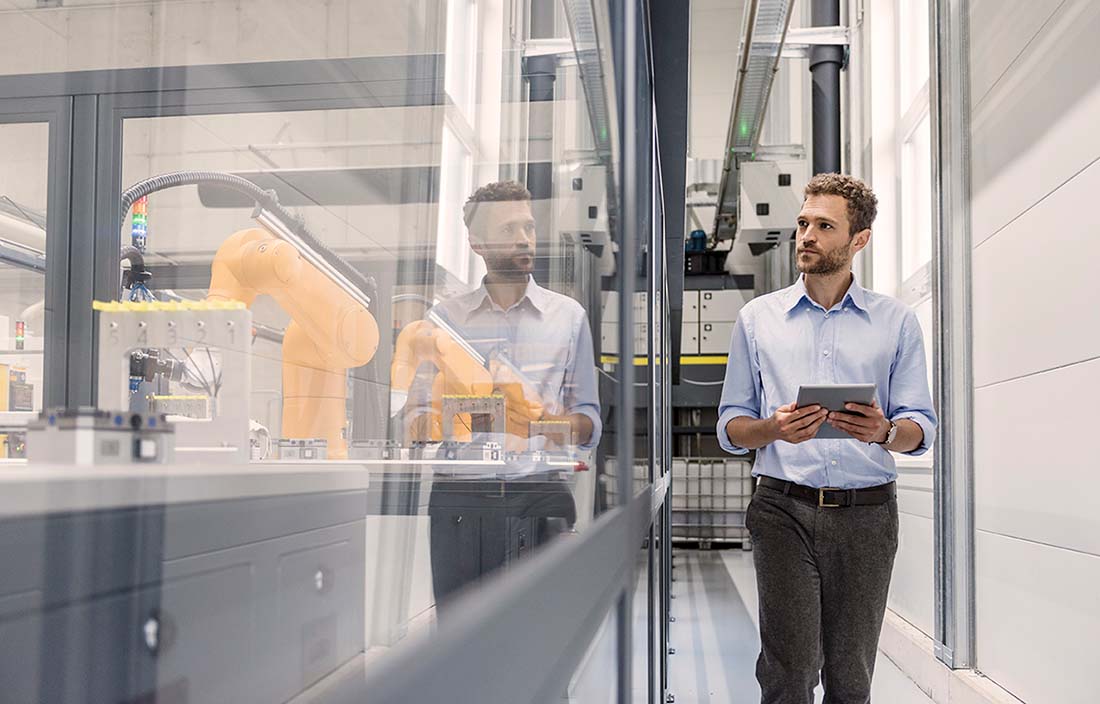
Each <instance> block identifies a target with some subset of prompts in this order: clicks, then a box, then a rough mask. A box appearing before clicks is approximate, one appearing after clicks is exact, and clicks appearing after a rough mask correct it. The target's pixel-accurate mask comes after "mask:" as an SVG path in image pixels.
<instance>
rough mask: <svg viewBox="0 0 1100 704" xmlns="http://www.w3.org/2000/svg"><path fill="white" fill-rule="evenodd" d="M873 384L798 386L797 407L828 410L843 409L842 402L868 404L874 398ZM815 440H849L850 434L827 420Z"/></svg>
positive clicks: (842, 410) (841, 410)
mask: <svg viewBox="0 0 1100 704" xmlns="http://www.w3.org/2000/svg"><path fill="white" fill-rule="evenodd" d="M875 389H876V387H875V385H874V384H822V385H806V386H800V387H798V400H797V401H796V403H797V404H798V407H799V408H805V407H806V406H821V407H822V408H824V409H826V410H829V411H840V412H845V411H844V404H846V403H859V404H862V405H864V406H870V405H871V404H872V403H873V402H874V400H875ZM814 439H815V440H829V439H832V440H851V439H853V438H852V436H851V435H849V434H848V433H846V432H844V431H843V430H837V429H836V428H834V427H833V426H832V425H830V424H829V422H828V421H825V423H823V424H822V425H821V428H820V429H819V430H818V431H817V435H815V436H814Z"/></svg>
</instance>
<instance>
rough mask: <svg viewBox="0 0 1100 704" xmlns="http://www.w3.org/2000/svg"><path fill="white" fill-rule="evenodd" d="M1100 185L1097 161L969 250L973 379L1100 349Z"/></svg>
mask: <svg viewBox="0 0 1100 704" xmlns="http://www.w3.org/2000/svg"><path fill="white" fill-rule="evenodd" d="M1098 6H1100V3H1098ZM1097 96H1098V97H1100V91H1098V92H1097ZM1098 108H1100V104H1098ZM1097 114H1100V112H1098V113H1097ZM1093 131H1094V132H1095V133H1096V134H1097V135H1100V130H1096V129H1095V125H1094V126H1093ZM1097 153H1098V154H1100V151H1098V152H1097ZM1097 193H1100V162H1098V163H1096V164H1094V165H1093V166H1091V167H1090V168H1089V169H1088V170H1087V171H1085V172H1084V173H1082V174H1081V175H1080V176H1078V177H1077V178H1075V179H1073V180H1072V181H1070V182H1069V183H1068V184H1066V185H1065V186H1063V187H1062V188H1060V189H1058V191H1056V192H1055V193H1054V194H1053V195H1051V197H1050V198H1048V199H1046V200H1045V201H1043V202H1042V203H1039V204H1038V205H1036V206H1035V207H1034V208H1033V209H1031V210H1030V211H1028V212H1027V213H1026V214H1025V215H1024V216H1022V217H1021V218H1019V219H1018V220H1016V221H1015V222H1014V223H1012V225H1010V226H1009V227H1008V228H1006V229H1005V230H1004V231H1003V232H1001V233H1000V234H999V235H997V236H996V237H994V238H993V239H991V240H989V241H988V242H986V243H985V244H983V245H982V246H980V247H979V248H978V249H977V250H976V251H975V252H974V258H973V287H974V383H975V385H976V386H978V387H982V386H986V385H988V384H992V383H995V382H999V381H1003V380H1006V379H1011V378H1015V377H1019V376H1021V375H1024V374H1031V373H1034V372H1038V371H1042V370H1045V369H1051V368H1053V367H1056V366H1060V365H1066V364H1072V363H1074V362H1078V361H1081V360H1085V359H1089V358H1091V357H1095V356H1097V355H1100V325H1096V324H1095V323H1096V320H1097V310H1096V301H1097V300H1098V299H1100V276H1097V274H1096V261H1097V260H1098V259H1100V236H1098V235H1100V230H1098V229H1097V226H1096V224H1095V223H1094V222H1093V218H1091V217H1090V216H1089V215H1088V213H1089V211H1091V210H1093V209H1095V208H1096V205H1097V195H1096V194H1097Z"/></svg>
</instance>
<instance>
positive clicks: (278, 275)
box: [122, 171, 378, 459]
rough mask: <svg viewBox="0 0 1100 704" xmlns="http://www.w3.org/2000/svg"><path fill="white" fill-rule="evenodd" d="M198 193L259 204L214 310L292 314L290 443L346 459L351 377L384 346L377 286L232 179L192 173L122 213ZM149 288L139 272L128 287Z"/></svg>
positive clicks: (141, 191)
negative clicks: (316, 443) (187, 190)
mask: <svg viewBox="0 0 1100 704" xmlns="http://www.w3.org/2000/svg"><path fill="white" fill-rule="evenodd" d="M195 184H213V185H217V186H221V187H224V188H227V189H230V190H235V191H237V192H240V193H244V194H245V195H247V196H249V197H251V198H252V199H253V200H255V202H256V210H255V211H254V212H253V214H252V217H253V219H255V220H256V221H257V222H258V223H259V224H260V225H261V226H262V227H263V229H257V228H253V229H248V230H242V231H240V232H237V233H235V234H233V235H232V236H230V237H229V239H227V240H226V241H225V242H224V243H223V244H222V246H221V247H220V248H219V249H218V252H217V254H216V256H215V258H214V262H213V265H212V267H211V280H210V287H209V294H208V300H209V301H211V302H227V301H240V302H242V303H244V304H245V305H246V306H251V305H252V303H253V301H255V299H256V297H257V296H259V295H261V294H266V295H270V296H271V297H272V298H274V299H275V300H276V302H277V303H278V304H279V305H280V307H282V308H283V310H285V311H286V312H287V313H289V315H290V317H291V323H290V325H289V326H288V327H287V330H286V333H285V336H284V337H283V342H282V345H283V348H282V349H283V360H282V362H283V417H282V437H284V438H288V439H292V440H307V439H309V440H311V439H321V440H324V441H325V442H326V444H327V452H328V456H329V457H331V458H336V459H340V458H345V457H347V440H346V437H345V433H346V427H347V409H346V405H347V389H346V386H347V380H346V372H347V370H348V369H350V368H353V367H358V366H362V365H364V364H367V363H368V362H369V361H370V360H371V359H372V358H373V357H374V352H375V350H376V349H377V346H378V327H377V324H376V322H375V320H374V317H373V316H372V315H371V314H370V312H369V305H370V296H369V295H368V293H367V291H368V290H370V288H371V286H370V283H369V282H368V281H367V280H366V279H365V278H364V277H363V276H362V274H360V273H359V272H358V271H357V270H355V269H354V268H353V267H351V266H350V265H349V264H347V263H346V262H344V261H343V260H342V259H340V257H338V256H336V255H335V254H334V253H332V252H330V251H329V250H328V249H327V248H325V247H324V245H323V244H321V243H320V242H319V241H318V240H317V239H316V238H315V237H313V235H312V234H311V233H310V232H309V231H308V230H307V228H306V227H305V225H304V224H303V223H302V222H301V221H300V220H298V218H296V217H295V216H294V215H293V214H291V213H290V212H289V211H287V210H286V209H285V208H283V207H282V206H281V205H279V203H278V200H277V199H276V197H275V194H274V193H273V192H271V191H264V190H262V189H260V188H259V187H258V186H256V185H255V184H253V183H252V182H250V181H247V180H245V179H243V178H240V177H237V176H233V175H230V174H223V173H216V172H202V171H185V172H177V173H170V174H164V175H161V176H156V177H153V178H150V179H147V180H145V181H142V182H141V183H138V184H136V185H135V186H133V187H131V188H130V189H128V190H127V191H126V192H125V193H124V194H123V195H122V213H123V214H125V213H126V212H128V211H129V209H130V207H131V206H132V205H134V204H135V203H139V202H140V201H141V199H142V198H144V197H146V196H148V195H149V194H151V193H154V192H156V191H160V190H163V189H166V188H173V187H177V186H184V185H195ZM129 249H135V248H133V247H131V248H129ZM127 257H128V261H129V262H130V264H131V268H132V269H133V267H135V266H140V264H139V262H137V259H136V258H135V255H134V253H133V252H130V251H129V250H127ZM145 280H147V277H144V276H143V274H142V272H140V271H139V272H137V274H136V275H135V274H131V276H130V278H129V280H128V281H129V283H130V284H131V286H134V285H139V284H140V285H144V282H145ZM213 366H214V363H213V361H212V360H211V370H210V371H211V374H217V372H216V371H215V370H214V369H213V368H212V367H213ZM245 403H246V404H247V398H246V399H245ZM246 428H247V426H246ZM246 447H247V446H246Z"/></svg>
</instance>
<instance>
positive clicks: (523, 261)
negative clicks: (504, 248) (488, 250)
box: [485, 251, 535, 281]
mask: <svg viewBox="0 0 1100 704" xmlns="http://www.w3.org/2000/svg"><path fill="white" fill-rule="evenodd" d="M534 261H535V253H534V252H533V251H526V252H519V253H514V254H504V253H496V254H495V256H490V257H486V259H485V268H486V269H487V270H488V271H490V272H492V273H493V274H494V275H495V278H497V279H498V280H506V281H519V280H526V279H527V276H528V275H529V274H530V273H531V272H532V271H534V268H535V266H534Z"/></svg>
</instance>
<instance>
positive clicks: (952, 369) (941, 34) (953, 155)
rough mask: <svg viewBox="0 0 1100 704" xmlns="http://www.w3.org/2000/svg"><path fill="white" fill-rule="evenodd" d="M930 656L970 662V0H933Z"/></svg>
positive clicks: (969, 664) (958, 665) (972, 592)
mask: <svg viewBox="0 0 1100 704" xmlns="http://www.w3.org/2000/svg"><path fill="white" fill-rule="evenodd" d="M929 12H930V15H931V17H930V27H931V28H933V30H934V31H933V32H932V36H931V41H930V53H931V61H932V66H931V71H930V74H929V81H930V84H929V91H930V97H931V101H930V102H931V122H932V144H933V162H932V192H933V194H937V195H938V198H937V197H934V198H933V207H934V211H935V212H934V217H933V227H934V229H935V238H934V240H933V262H934V274H933V291H932V294H933V301H934V305H933V310H934V328H935V369H934V372H935V395H936V405H937V407H938V408H939V412H940V419H941V432H940V435H939V439H938V440H937V442H936V445H935V466H936V469H937V470H938V471H937V472H936V473H935V477H934V487H935V495H934V497H935V498H934V510H935V522H934V525H935V548H936V555H935V557H936V559H935V580H936V581H935V594H936V613H935V616H936V633H935V640H936V646H935V651H936V656H937V657H938V658H939V659H940V660H941V661H943V662H944V663H946V664H947V665H948V666H949V667H952V668H967V667H973V666H974V665H975V638H976V634H975V618H974V613H975V581H974V571H975V570H974V539H975V536H974V450H973V442H972V439H973V435H974V431H973V423H974V421H973V417H974V416H973V409H974V379H973V357H972V351H971V342H972V341H971V333H970V331H971V330H972V329H973V328H972V326H971V321H972V317H973V316H972V292H971V285H970V272H971V255H972V248H971V232H970V202H971V201H970V85H969V81H970V71H969V58H970V56H969V55H970V46H969V0H931V2H930V4H929Z"/></svg>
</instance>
